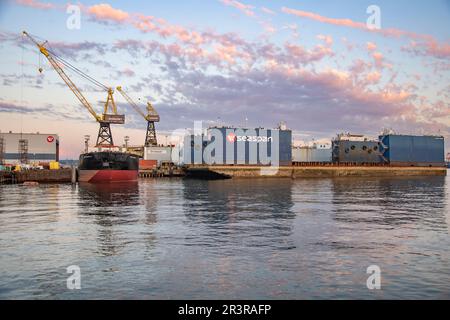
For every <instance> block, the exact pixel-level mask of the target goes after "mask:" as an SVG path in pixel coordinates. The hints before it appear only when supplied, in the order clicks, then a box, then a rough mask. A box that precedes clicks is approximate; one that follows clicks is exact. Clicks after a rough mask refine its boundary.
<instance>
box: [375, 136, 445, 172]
mask: <svg viewBox="0 0 450 320" xmlns="http://www.w3.org/2000/svg"><path fill="white" fill-rule="evenodd" d="M379 139H380V151H381V154H382V159H383V161H384V162H386V163H388V164H391V165H400V166H437V167H441V166H442V167H443V166H445V151H444V148H445V147H444V137H442V136H412V135H395V134H388V135H382V136H380V137H379Z"/></svg>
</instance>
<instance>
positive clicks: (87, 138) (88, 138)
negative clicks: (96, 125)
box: [84, 135, 91, 153]
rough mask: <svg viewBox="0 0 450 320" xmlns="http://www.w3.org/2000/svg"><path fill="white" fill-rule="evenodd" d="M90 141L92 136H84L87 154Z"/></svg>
mask: <svg viewBox="0 0 450 320" xmlns="http://www.w3.org/2000/svg"><path fill="white" fill-rule="evenodd" d="M90 139H91V136H89V135H85V136H84V152H85V153H88V152H89V140H90Z"/></svg>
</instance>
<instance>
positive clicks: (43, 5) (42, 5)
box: [16, 0, 55, 9]
mask: <svg viewBox="0 0 450 320" xmlns="http://www.w3.org/2000/svg"><path fill="white" fill-rule="evenodd" d="M16 3H17V4H20V5H22V6H27V7H32V8H36V9H53V8H54V7H55V6H54V4H52V3H48V2H39V1H36V0H16Z"/></svg>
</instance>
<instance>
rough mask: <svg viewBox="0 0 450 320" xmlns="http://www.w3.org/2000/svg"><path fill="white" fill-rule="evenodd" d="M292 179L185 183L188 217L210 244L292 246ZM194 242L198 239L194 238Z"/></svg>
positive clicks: (188, 220)
mask: <svg viewBox="0 0 450 320" xmlns="http://www.w3.org/2000/svg"><path fill="white" fill-rule="evenodd" d="M292 186H293V183H292V180H288V179H273V180H271V181H270V183H268V182H267V180H266V179H252V180H246V179H242V180H239V179H236V180H216V181H195V180H185V181H184V182H183V187H184V188H183V196H184V199H185V201H184V204H183V209H184V214H185V216H186V218H187V223H188V224H189V225H190V226H193V225H197V226H201V229H199V230H200V231H201V232H202V233H203V234H202V235H204V237H202V238H204V239H208V238H209V239H211V241H210V243H209V245H212V246H218V245H220V244H222V245H223V244H229V245H232V244H235V245H240V246H251V247H277V246H278V247H280V246H281V247H283V248H286V247H288V248H289V247H292V244H291V243H288V242H289V239H288V236H289V235H290V234H292V229H293V226H292V224H293V219H294V218H295V212H294V211H293V210H292V208H293V205H294V203H293V201H292ZM191 240H192V241H194V238H192V239H191Z"/></svg>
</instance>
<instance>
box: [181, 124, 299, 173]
mask: <svg viewBox="0 0 450 320" xmlns="http://www.w3.org/2000/svg"><path fill="white" fill-rule="evenodd" d="M183 159H184V163H185V164H214V165H262V166H265V165H277V166H278V165H281V166H289V165H291V164H292V131H291V130H288V129H281V128H277V129H264V128H255V129H248V128H234V127H211V128H208V130H207V133H206V135H187V136H186V137H185V139H184V147H183Z"/></svg>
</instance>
